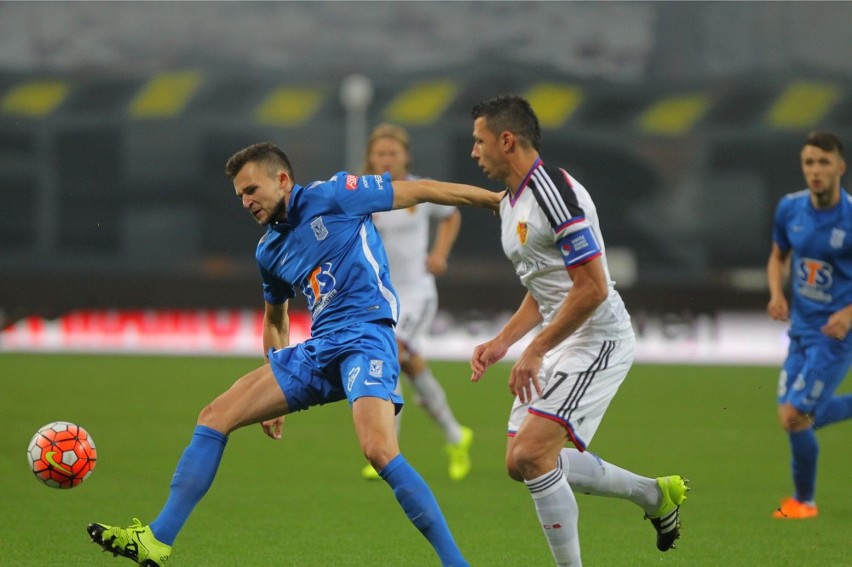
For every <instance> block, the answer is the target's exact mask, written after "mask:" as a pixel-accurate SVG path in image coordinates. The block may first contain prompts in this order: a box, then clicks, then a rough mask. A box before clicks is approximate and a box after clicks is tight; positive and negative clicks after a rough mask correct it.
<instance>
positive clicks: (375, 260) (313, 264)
mask: <svg viewBox="0 0 852 567" xmlns="http://www.w3.org/2000/svg"><path fill="white" fill-rule="evenodd" d="M392 204H393V186H392V185H391V178H390V175H388V174H385V175H363V176H357V175H352V174H349V173H346V172H345V171H341V172H339V173H337V174H336V175H335V176H334V177H332V178H331V179H329V180H328V181H315V182H313V183H311V184H309V185H306V186H304V187H302V186H300V185H295V186H294V187H293V192H292V194H291V195H290V201H289V203H288V204H287V221H286V222H279V223H273V224H270V225H269V226H268V227H267V230H266V233H265V234H264V235H263V237H262V238H261V239H260V242H259V243H258V245H257V253H256V258H257V263H258V266H259V267H260V274H261V277H262V279H263V298H264V299H265V300H266V301H267V302H268V303H272V304H280V303H283V302H284V301H286V300H288V299H290V298H292V297H293V296H294V295H295V290H296V289H297V288H298V289H300V290H301V291H302V293H303V294H304V296H305V297H306V298H307V302H308V308H309V309H310V311H311V335H312V336H314V337H317V336H321V335H323V334H327V333H329V332H333V331H335V330H337V329H340V328H342V327H346V326H347V325H349V324H350V323H353V322H356V321H359V322H364V321H379V320H387V321H391V322H393V323H396V321H397V317H398V316H399V300H398V298H397V295H396V292H395V291H394V289H393V287H392V286H391V281H390V275H389V271H388V261H387V257H386V255H385V249H384V246H383V245H382V241H381V239H380V238H379V234H378V232H377V230H376V228H375V226H374V225H373V221H372V220H371V215H372V213H374V212H379V211H386V210H389V209H390V208H391V206H392Z"/></svg>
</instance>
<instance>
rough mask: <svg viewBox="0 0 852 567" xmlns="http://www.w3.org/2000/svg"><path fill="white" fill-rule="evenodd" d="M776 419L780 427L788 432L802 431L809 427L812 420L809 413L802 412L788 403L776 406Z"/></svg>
mask: <svg viewBox="0 0 852 567" xmlns="http://www.w3.org/2000/svg"><path fill="white" fill-rule="evenodd" d="M778 421H779V423H780V424H781V428H782V429H784V431H787V432H788V433H795V432H798V431H804V430H805V429H807V428H809V427H811V424H812V422H813V420H812V419H811V416H810V415H808V414H806V413H802V412H801V411H799V410H798V409H796V408H795V407H793V406H792V405H790V404H784V405H781V406H778Z"/></svg>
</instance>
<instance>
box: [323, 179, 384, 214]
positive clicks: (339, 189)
mask: <svg viewBox="0 0 852 567" xmlns="http://www.w3.org/2000/svg"><path fill="white" fill-rule="evenodd" d="M335 181H336V185H335V196H336V198H337V202H338V204H339V205H340V212H341V213H343V214H346V215H349V216H364V215H369V214H372V213H377V212H379V211H389V210H390V209H391V208H392V207H393V185H392V184H391V177H390V174H389V173H384V174H383V175H354V174H351V173H346V172H345V171H342V172H340V173H338V174H337V176H336V180H335Z"/></svg>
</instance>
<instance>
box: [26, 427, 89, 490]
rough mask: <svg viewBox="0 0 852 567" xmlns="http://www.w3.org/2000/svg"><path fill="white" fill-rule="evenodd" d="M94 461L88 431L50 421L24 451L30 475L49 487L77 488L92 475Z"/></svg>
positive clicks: (34, 436)
mask: <svg viewBox="0 0 852 567" xmlns="http://www.w3.org/2000/svg"><path fill="white" fill-rule="evenodd" d="M97 458H98V451H97V449H96V448H95V442H94V440H93V439H92V436H91V435H89V432H88V431H86V430H85V429H83V428H82V427H80V426H79V425H76V424H74V423H69V422H67V421H54V422H53V423H48V424H47V425H45V426H44V427H42V428H41V429H39V430H38V431H36V434H35V435H33V438H32V440H31V441H30V446H29V448H28V449H27V460H28V461H29V464H30V466H31V467H32V471H33V474H34V475H35V476H36V478H37V479H39V480H40V481H42V482H43V483H45V484H46V485H47V486H50V487H51V488H74V487H75V486H77V485H79V484H80V483H82V482H83V481H84V480H86V479H87V478H89V475H90V474H92V470H94V468H95V462H96V461H97Z"/></svg>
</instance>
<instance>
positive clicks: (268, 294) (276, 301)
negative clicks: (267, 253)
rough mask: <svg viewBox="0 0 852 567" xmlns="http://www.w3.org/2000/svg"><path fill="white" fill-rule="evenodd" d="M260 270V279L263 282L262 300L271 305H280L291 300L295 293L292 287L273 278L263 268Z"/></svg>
mask: <svg viewBox="0 0 852 567" xmlns="http://www.w3.org/2000/svg"><path fill="white" fill-rule="evenodd" d="M259 268H260V277H261V280H262V281H263V300H264V301H265V302H267V303H269V304H271V305H281V304H282V303H284V302H285V301H288V300H290V299H292V298H293V297H294V296H295V295H296V292H295V290H294V289H293V286H291V285H288V284H287V283H285V282H283V281H281V280H280V279H278V278H277V277H275V276H273V275H272V274H271V273H269V271H268V270H267V269H265V268H264V267H263V266H259Z"/></svg>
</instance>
